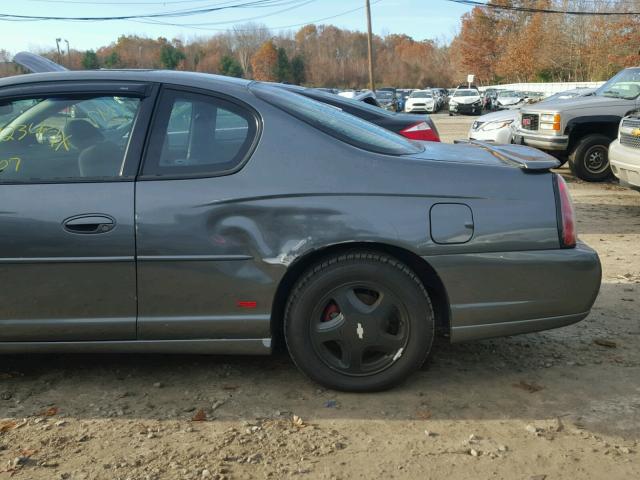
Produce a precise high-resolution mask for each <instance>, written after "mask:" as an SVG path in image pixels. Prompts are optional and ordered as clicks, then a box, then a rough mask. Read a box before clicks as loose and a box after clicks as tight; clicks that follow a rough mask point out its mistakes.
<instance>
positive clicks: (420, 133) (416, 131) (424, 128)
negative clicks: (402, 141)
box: [400, 121, 440, 142]
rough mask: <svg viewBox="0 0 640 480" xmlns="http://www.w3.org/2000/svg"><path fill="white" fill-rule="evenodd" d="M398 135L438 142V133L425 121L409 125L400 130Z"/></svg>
mask: <svg viewBox="0 0 640 480" xmlns="http://www.w3.org/2000/svg"><path fill="white" fill-rule="evenodd" d="M400 135H402V136H404V137H407V138H410V139H411V140H424V141H427V142H439V141H440V135H438V131H437V130H436V129H435V127H432V126H431V125H429V123H427V122H424V121H423V122H418V123H416V124H414V125H411V126H410V127H407V128H405V129H404V130H401V131H400Z"/></svg>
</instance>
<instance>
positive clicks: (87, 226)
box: [63, 214, 116, 234]
mask: <svg viewBox="0 0 640 480" xmlns="http://www.w3.org/2000/svg"><path fill="white" fill-rule="evenodd" d="M63 225H64V229H65V230H66V231H68V232H71V233H84V234H90V233H107V232H110V231H111V230H113V228H114V227H115V226H116V221H115V220H114V219H113V217H110V216H108V215H96V214H88V215H76V216H74V217H70V218H67V219H66V220H65V221H64V222H63Z"/></svg>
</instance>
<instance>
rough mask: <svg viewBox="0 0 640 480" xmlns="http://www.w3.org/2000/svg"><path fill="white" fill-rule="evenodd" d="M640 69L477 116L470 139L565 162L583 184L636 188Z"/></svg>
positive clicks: (639, 158)
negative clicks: (609, 182) (612, 181)
mask: <svg viewBox="0 0 640 480" xmlns="http://www.w3.org/2000/svg"><path fill="white" fill-rule="evenodd" d="M638 111H640V68H639V67H635V68H627V69H625V70H622V71H621V72H619V73H618V74H617V75H615V76H614V77H613V78H611V79H610V80H609V81H608V82H606V83H605V84H604V85H602V86H601V87H600V88H597V89H586V88H584V89H576V90H571V91H567V92H562V93H558V94H556V95H553V96H551V97H549V98H546V99H544V100H542V101H540V102H538V103H537V104H535V105H529V104H523V105H522V106H520V107H517V108H514V109H510V110H505V111H501V112H494V113H490V114H487V115H484V116H482V117H480V118H479V119H478V120H477V121H475V122H474V123H473V125H472V126H471V129H470V131H469V138H470V139H472V140H480V141H488V142H494V143H502V144H504V143H519V144H523V145H529V146H532V147H536V148H538V149H540V150H543V151H545V152H548V153H550V154H551V155H553V156H555V157H556V158H558V159H559V160H560V161H561V162H562V163H563V164H564V163H566V162H568V164H569V167H570V168H571V170H572V172H573V173H574V174H575V175H576V176H577V177H579V178H581V179H583V180H587V181H602V180H606V179H608V178H610V177H611V176H612V175H615V176H617V177H618V178H619V179H620V181H621V183H625V184H629V185H631V186H634V187H635V188H638V187H640V121H639V120H638Z"/></svg>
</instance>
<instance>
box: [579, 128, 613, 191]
mask: <svg viewBox="0 0 640 480" xmlns="http://www.w3.org/2000/svg"><path fill="white" fill-rule="evenodd" d="M610 143H611V139H610V138H609V137H607V136H605V135H600V134H597V133H594V134H591V135H587V136H585V137H582V138H581V139H580V140H579V141H578V143H577V144H576V146H575V147H574V149H573V151H572V152H571V154H570V155H569V168H570V169H571V173H573V174H574V175H575V176H577V177H578V178H580V179H582V180H585V181H587V182H602V181H604V180H607V179H609V178H611V175H612V173H611V166H610V165H609V144H610Z"/></svg>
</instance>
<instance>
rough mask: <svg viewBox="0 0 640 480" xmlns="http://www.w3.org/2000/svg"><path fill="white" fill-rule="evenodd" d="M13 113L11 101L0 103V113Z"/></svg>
mask: <svg viewBox="0 0 640 480" xmlns="http://www.w3.org/2000/svg"><path fill="white" fill-rule="evenodd" d="M10 113H13V103H4V104H1V103H0V115H9V114H10Z"/></svg>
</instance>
